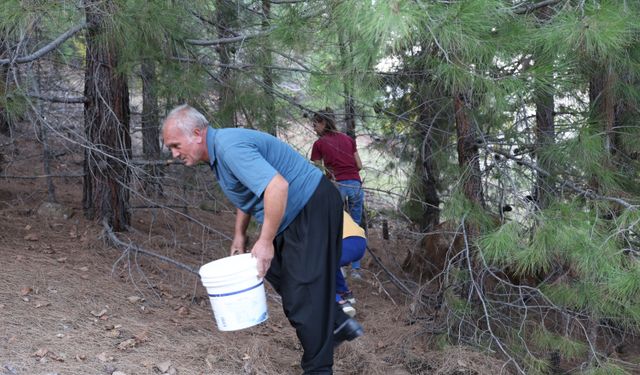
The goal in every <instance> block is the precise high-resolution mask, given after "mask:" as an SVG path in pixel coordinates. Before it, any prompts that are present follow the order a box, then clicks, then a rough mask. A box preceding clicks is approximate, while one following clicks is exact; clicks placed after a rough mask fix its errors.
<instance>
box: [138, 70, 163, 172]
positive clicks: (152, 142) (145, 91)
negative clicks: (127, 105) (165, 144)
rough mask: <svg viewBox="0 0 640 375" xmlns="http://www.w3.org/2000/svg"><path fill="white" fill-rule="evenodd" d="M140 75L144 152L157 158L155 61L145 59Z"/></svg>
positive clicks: (157, 126) (146, 156) (158, 132)
mask: <svg viewBox="0 0 640 375" xmlns="http://www.w3.org/2000/svg"><path fill="white" fill-rule="evenodd" d="M140 75H141V78H142V120H141V126H142V153H143V154H144V156H145V158H146V159H147V160H157V159H158V157H159V156H160V129H159V124H160V120H159V115H158V96H157V93H156V65H155V63H154V62H153V61H151V60H148V59H144V60H143V61H142V66H141V69H140Z"/></svg>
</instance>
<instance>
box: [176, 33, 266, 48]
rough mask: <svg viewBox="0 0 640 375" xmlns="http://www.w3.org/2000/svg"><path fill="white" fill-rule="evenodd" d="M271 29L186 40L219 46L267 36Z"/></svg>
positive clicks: (195, 43)
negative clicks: (209, 38)
mask: <svg viewBox="0 0 640 375" xmlns="http://www.w3.org/2000/svg"><path fill="white" fill-rule="evenodd" d="M271 31H273V29H270V30H266V31H263V32H259V33H255V34H247V35H238V36H232V37H228V38H219V39H212V40H202V39H187V40H186V42H187V43H189V44H192V45H194V46H217V45H220V44H231V43H238V42H244V41H245V40H249V39H253V38H258V37H262V36H267V35H269V33H271Z"/></svg>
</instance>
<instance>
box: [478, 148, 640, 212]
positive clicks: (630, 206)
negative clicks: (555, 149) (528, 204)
mask: <svg viewBox="0 0 640 375" xmlns="http://www.w3.org/2000/svg"><path fill="white" fill-rule="evenodd" d="M485 150H487V151H488V152H491V153H495V154H499V155H502V156H504V157H505V158H507V159H510V160H514V161H516V162H518V163H519V164H522V165H524V166H526V167H528V168H530V169H533V170H534V171H536V172H538V173H540V174H542V175H544V176H545V177H550V176H551V173H549V172H547V171H545V170H544V169H542V168H540V167H538V166H537V165H534V164H533V163H529V162H528V161H526V160H523V159H520V158H517V157H515V156H513V155H511V154H510V153H508V152H505V151H502V150H498V149H493V148H491V147H485ZM561 185H562V186H566V187H568V188H569V189H571V190H573V191H575V192H577V193H580V194H581V195H583V196H584V197H585V198H588V199H593V200H600V201H610V202H615V203H618V204H619V205H621V206H623V207H625V208H627V209H629V210H636V209H637V208H638V205H634V204H631V203H629V202H627V201H625V200H624V199H621V198H616V197H609V196H606V195H600V194H598V193H596V192H594V191H593V190H585V189H582V188H581V187H579V186H578V185H576V184H574V183H573V182H571V181H568V180H564V181H563V182H561Z"/></svg>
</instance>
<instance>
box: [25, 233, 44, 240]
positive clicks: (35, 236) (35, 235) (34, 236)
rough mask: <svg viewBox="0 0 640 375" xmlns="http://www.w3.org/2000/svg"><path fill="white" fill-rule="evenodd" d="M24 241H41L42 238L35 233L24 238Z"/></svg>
mask: <svg viewBox="0 0 640 375" xmlns="http://www.w3.org/2000/svg"><path fill="white" fill-rule="evenodd" d="M24 239H25V240H27V241H39V240H40V237H39V236H38V235H37V234H35V233H29V234H27V235H26V236H24Z"/></svg>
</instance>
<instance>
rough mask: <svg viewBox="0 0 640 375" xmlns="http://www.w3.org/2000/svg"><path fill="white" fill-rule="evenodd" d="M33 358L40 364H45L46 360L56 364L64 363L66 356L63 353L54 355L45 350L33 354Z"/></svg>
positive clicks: (41, 349)
mask: <svg viewBox="0 0 640 375" xmlns="http://www.w3.org/2000/svg"><path fill="white" fill-rule="evenodd" d="M33 356H34V357H36V358H38V359H39V360H40V362H46V360H47V358H49V359H52V360H54V361H58V362H64V361H65V360H66V359H67V355H66V354H65V353H59V354H56V353H55V352H52V351H51V350H49V349H47V348H40V349H38V350H37V351H36V352H35V353H33Z"/></svg>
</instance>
